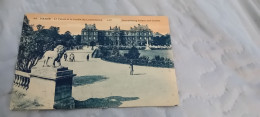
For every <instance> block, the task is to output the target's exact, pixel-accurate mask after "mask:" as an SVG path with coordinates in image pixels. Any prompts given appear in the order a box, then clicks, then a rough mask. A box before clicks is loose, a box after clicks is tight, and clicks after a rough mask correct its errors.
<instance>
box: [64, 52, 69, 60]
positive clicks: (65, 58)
mask: <svg viewBox="0 0 260 117" xmlns="http://www.w3.org/2000/svg"><path fill="white" fill-rule="evenodd" d="M67 58H68V55H67V53H64V60H65V61H67Z"/></svg>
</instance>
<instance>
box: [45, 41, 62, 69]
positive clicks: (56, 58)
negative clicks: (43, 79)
mask: <svg viewBox="0 0 260 117" xmlns="http://www.w3.org/2000/svg"><path fill="white" fill-rule="evenodd" d="M64 53H65V48H64V46H63V45H58V46H57V47H56V48H54V50H53V51H46V52H45V53H44V55H43V59H44V60H43V67H45V66H47V67H49V65H48V61H49V59H53V66H52V67H55V62H57V63H58V64H59V65H58V66H61V63H60V59H61V58H62V55H63V54H64Z"/></svg>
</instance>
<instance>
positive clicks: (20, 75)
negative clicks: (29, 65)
mask: <svg viewBox="0 0 260 117" xmlns="http://www.w3.org/2000/svg"><path fill="white" fill-rule="evenodd" d="M29 84H30V75H29V73H26V72H22V71H17V70H16V71H15V78H14V86H15V87H18V88H21V89H24V90H28V89H29Z"/></svg>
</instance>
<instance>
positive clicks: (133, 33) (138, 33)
mask: <svg viewBox="0 0 260 117" xmlns="http://www.w3.org/2000/svg"><path fill="white" fill-rule="evenodd" d="M87 34H88V35H94V34H96V35H97V34H98V32H83V35H87ZM105 34H106V35H112V34H113V32H106V33H105ZM116 34H118V33H116ZM124 35H144V36H146V35H152V33H151V32H124Z"/></svg>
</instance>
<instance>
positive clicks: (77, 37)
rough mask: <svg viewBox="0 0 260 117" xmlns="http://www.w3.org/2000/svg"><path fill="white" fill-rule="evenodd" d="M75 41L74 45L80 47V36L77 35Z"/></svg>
mask: <svg viewBox="0 0 260 117" xmlns="http://www.w3.org/2000/svg"><path fill="white" fill-rule="evenodd" d="M75 40H76V44H77V45H81V36H80V35H77V36H76V37H75Z"/></svg>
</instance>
